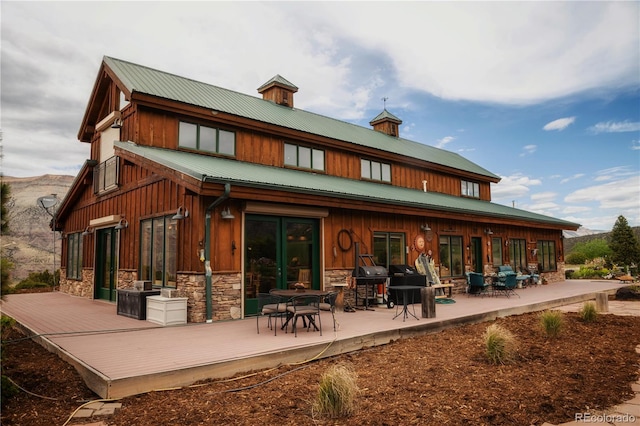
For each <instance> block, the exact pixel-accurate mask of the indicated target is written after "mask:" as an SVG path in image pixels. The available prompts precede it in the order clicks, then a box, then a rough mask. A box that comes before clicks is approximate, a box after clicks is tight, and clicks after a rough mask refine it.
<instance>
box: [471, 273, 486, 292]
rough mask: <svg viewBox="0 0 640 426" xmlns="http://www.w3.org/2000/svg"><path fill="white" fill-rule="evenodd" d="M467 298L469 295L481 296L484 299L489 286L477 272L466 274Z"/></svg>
mask: <svg viewBox="0 0 640 426" xmlns="http://www.w3.org/2000/svg"><path fill="white" fill-rule="evenodd" d="M467 285H468V291H467V297H469V296H470V295H472V294H473V295H475V296H477V295H481V296H482V297H484V295H485V294H487V292H488V289H489V284H487V283H485V282H484V277H483V276H482V274H480V273H478V272H467Z"/></svg>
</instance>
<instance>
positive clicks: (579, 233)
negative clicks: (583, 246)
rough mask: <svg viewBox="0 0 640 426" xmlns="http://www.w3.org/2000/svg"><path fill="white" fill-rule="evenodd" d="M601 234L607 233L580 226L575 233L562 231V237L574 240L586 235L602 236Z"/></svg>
mask: <svg viewBox="0 0 640 426" xmlns="http://www.w3.org/2000/svg"><path fill="white" fill-rule="evenodd" d="M603 232H607V231H594V230H592V229H589V228H585V227H584V226H581V227H580V228H578V230H577V231H562V235H563V236H564V237H565V238H576V237H584V236H587V235H595V234H602V233H603Z"/></svg>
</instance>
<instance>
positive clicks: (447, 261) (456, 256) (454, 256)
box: [440, 236, 463, 277]
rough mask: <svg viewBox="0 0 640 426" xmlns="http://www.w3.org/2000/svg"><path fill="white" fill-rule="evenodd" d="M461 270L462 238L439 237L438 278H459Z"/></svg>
mask: <svg viewBox="0 0 640 426" xmlns="http://www.w3.org/2000/svg"><path fill="white" fill-rule="evenodd" d="M462 268H463V264H462V237H457V236H443V237H440V276H441V277H456V276H461V275H462Z"/></svg>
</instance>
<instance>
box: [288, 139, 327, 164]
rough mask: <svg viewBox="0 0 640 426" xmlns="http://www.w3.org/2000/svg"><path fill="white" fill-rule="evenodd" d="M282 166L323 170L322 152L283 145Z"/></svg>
mask: <svg viewBox="0 0 640 426" xmlns="http://www.w3.org/2000/svg"><path fill="white" fill-rule="evenodd" d="M284 164H285V166H293V167H300V168H302V169H312V170H324V151H323V150H321V149H315V148H309V147H306V146H299V145H293V144H290V143H285V144H284Z"/></svg>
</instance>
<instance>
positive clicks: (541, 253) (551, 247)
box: [538, 241, 557, 272]
mask: <svg viewBox="0 0 640 426" xmlns="http://www.w3.org/2000/svg"><path fill="white" fill-rule="evenodd" d="M538 265H539V270H538V272H548V271H555V270H556V269H557V266H556V243H555V241H538Z"/></svg>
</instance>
